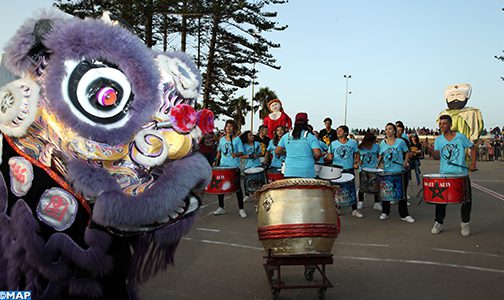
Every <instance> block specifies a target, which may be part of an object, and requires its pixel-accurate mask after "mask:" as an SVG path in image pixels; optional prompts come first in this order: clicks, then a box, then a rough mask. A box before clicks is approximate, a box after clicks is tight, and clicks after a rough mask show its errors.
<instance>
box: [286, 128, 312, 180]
mask: <svg viewBox="0 0 504 300" xmlns="http://www.w3.org/2000/svg"><path fill="white" fill-rule="evenodd" d="M291 134H292V132H290V133H289V134H285V135H284V136H282V138H281V139H280V142H278V146H279V147H283V148H285V151H286V153H287V155H286V157H285V173H284V176H285V177H304V178H314V177H315V159H314V158H313V151H312V149H320V144H319V141H318V140H317V138H316V137H315V136H314V135H313V134H311V133H308V132H306V131H305V130H303V131H302V132H301V137H300V138H299V139H297V140H295V139H294V138H293V137H292V136H291Z"/></svg>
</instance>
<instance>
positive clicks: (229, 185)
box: [205, 167, 240, 195]
mask: <svg viewBox="0 0 504 300" xmlns="http://www.w3.org/2000/svg"><path fill="white" fill-rule="evenodd" d="M239 187H240V171H239V169H238V168H235V167H213V168H212V181H210V184H208V186H207V187H206V188H205V193H207V194H214V195H219V194H227V193H232V192H236V191H237V190H238V188H239Z"/></svg>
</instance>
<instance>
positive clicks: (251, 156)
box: [240, 130, 262, 202]
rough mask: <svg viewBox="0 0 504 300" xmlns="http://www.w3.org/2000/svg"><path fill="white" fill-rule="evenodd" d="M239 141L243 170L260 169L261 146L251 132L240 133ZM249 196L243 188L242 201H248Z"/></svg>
mask: <svg viewBox="0 0 504 300" xmlns="http://www.w3.org/2000/svg"><path fill="white" fill-rule="evenodd" d="M240 140H241V141H242V143H243V155H242V156H241V157H240V158H241V159H243V162H244V166H243V168H244V170H246V169H248V168H256V167H261V166H262V163H261V161H260V160H259V157H260V156H261V152H262V150H261V144H260V143H259V142H257V141H255V138H254V135H253V134H252V131H250V130H247V131H245V132H244V133H242V135H241V136H240ZM244 184H245V182H244ZM249 196H250V195H249V193H248V192H247V189H246V188H245V198H243V201H244V202H246V201H248V200H249Z"/></svg>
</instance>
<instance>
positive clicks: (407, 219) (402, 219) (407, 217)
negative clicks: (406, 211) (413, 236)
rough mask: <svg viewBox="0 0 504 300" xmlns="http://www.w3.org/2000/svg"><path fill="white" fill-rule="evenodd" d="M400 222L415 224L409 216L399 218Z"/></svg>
mask: <svg viewBox="0 0 504 300" xmlns="http://www.w3.org/2000/svg"><path fill="white" fill-rule="evenodd" d="M401 221H404V222H408V223H415V219H413V218H412V217H411V216H406V217H404V218H401Z"/></svg>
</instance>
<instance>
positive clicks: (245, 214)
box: [238, 209, 247, 218]
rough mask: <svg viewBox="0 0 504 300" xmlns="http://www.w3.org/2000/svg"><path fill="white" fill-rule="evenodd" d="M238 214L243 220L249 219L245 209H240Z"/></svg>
mask: <svg viewBox="0 0 504 300" xmlns="http://www.w3.org/2000/svg"><path fill="white" fill-rule="evenodd" d="M238 214H240V217H242V218H246V217H247V213H246V212H245V210H243V209H240V210H239V211H238Z"/></svg>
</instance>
